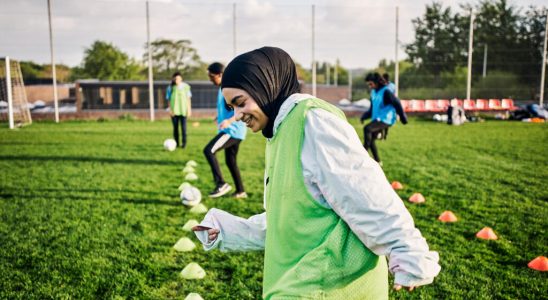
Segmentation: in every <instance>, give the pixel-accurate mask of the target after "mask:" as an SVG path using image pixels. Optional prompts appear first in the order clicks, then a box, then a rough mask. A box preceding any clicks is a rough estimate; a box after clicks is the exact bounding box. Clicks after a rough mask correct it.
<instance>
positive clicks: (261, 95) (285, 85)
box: [221, 47, 300, 138]
mask: <svg viewBox="0 0 548 300" xmlns="http://www.w3.org/2000/svg"><path fill="white" fill-rule="evenodd" d="M226 87H230V88H238V89H242V90H245V91H246V92H247V93H248V94H249V95H250V96H251V97H252V98H253V99H254V100H255V101H256V102H257V105H259V107H260V108H261V110H262V111H263V112H264V114H265V115H266V116H267V117H268V123H267V125H266V127H265V128H264V129H263V135H264V136H265V137H267V138H271V137H272V136H273V132H274V120H275V119H276V116H277V115H278V112H279V111H280V107H281V106H282V103H283V102H284V101H285V100H286V99H287V98H288V97H289V96H291V95H292V94H295V93H298V92H299V90H300V84H299V81H298V79H297V70H296V67H295V63H294V62H293V60H292V59H291V57H290V56H289V54H287V52H285V51H284V50H282V49H280V48H276V47H263V48H260V49H256V50H253V51H250V52H247V53H244V54H241V55H239V56H237V57H236V58H234V59H233V60H232V61H231V62H230V63H229V64H228V66H226V68H225V72H224V73H223V79H222V82H221V88H226Z"/></svg>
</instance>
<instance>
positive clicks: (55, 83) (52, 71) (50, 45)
mask: <svg viewBox="0 0 548 300" xmlns="http://www.w3.org/2000/svg"><path fill="white" fill-rule="evenodd" d="M48 21H49V51H50V54H51V76H52V77H53V106H54V110H55V123H59V103H57V73H56V72H55V59H54V56H53V30H52V26H51V1H50V0H48Z"/></svg>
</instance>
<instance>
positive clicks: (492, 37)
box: [472, 0, 524, 78]
mask: <svg viewBox="0 0 548 300" xmlns="http://www.w3.org/2000/svg"><path fill="white" fill-rule="evenodd" d="M475 11H476V12H477V14H476V21H475V28H474V54H475V55H473V56H472V58H473V62H472V73H473V74H475V75H476V76H477V78H479V77H480V76H481V74H482V70H483V52H484V47H485V45H487V50H488V67H489V69H488V70H489V71H495V70H497V71H505V72H508V71H510V72H516V71H518V70H519V65H520V64H521V62H519V61H516V59H515V57H516V54H518V53H522V52H523V51H524V49H523V46H522V45H520V39H519V37H518V30H519V27H518V21H519V15H518V10H517V9H516V8H515V7H514V6H511V5H508V3H507V1H506V0H498V1H492V0H491V1H486V0H483V1H481V2H479V4H478V6H477V7H476V8H475ZM512 62H516V63H512Z"/></svg>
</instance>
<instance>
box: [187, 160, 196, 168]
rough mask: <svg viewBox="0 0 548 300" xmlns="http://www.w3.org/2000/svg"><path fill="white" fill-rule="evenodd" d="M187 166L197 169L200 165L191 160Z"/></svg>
mask: <svg viewBox="0 0 548 300" xmlns="http://www.w3.org/2000/svg"><path fill="white" fill-rule="evenodd" d="M186 165H187V166H190V167H193V168H196V167H197V166H198V163H197V162H195V161H193V160H189V161H188V162H187V163H186Z"/></svg>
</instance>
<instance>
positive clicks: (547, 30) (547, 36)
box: [539, 11, 548, 106]
mask: <svg viewBox="0 0 548 300" xmlns="http://www.w3.org/2000/svg"><path fill="white" fill-rule="evenodd" d="M546 12H547V13H546V25H544V26H545V27H544V50H543V51H542V74H541V76H540V99H539V105H540V106H542V104H543V103H544V79H545V78H544V76H545V74H546V43H547V42H548V11H546Z"/></svg>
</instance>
